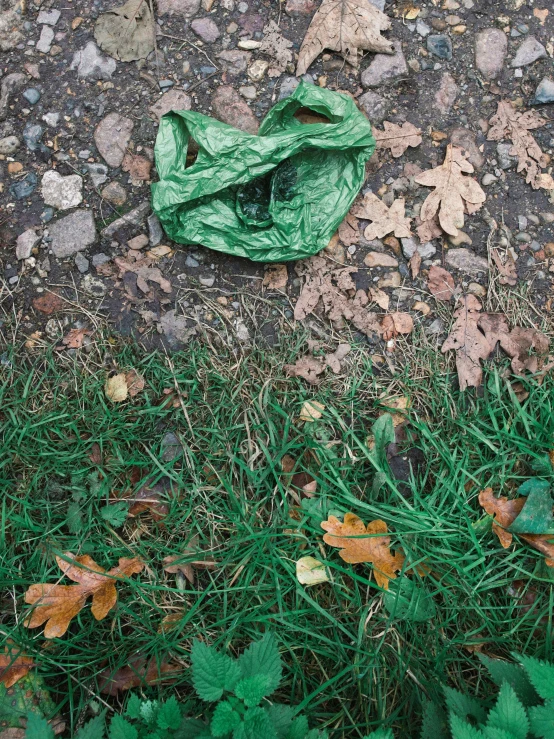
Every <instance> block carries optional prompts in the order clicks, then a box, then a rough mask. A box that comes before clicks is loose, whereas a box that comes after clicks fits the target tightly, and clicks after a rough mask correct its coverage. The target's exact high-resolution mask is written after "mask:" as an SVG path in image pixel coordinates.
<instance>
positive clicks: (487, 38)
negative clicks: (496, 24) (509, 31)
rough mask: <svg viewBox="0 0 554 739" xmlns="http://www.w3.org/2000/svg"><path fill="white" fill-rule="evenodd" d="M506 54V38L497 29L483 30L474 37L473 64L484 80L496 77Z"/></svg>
mask: <svg viewBox="0 0 554 739" xmlns="http://www.w3.org/2000/svg"><path fill="white" fill-rule="evenodd" d="M507 53H508V38H507V36H506V34H505V33H504V32H503V31H501V30H500V29H499V28H485V29H483V30H482V31H479V33H478V34H477V36H476V37H475V64H476V66H477V69H478V70H479V71H480V72H481V74H482V75H483V77H484V78H485V79H486V80H494V79H496V78H497V77H498V75H499V74H500V72H501V71H502V68H503V66H504V59H505V58H506V54H507Z"/></svg>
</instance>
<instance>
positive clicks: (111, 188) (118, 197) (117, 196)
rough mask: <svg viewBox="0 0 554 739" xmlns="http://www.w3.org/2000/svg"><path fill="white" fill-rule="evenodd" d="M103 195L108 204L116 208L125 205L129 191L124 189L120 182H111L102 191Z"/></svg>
mask: <svg viewBox="0 0 554 739" xmlns="http://www.w3.org/2000/svg"><path fill="white" fill-rule="evenodd" d="M101 195H102V197H103V198H104V200H107V201H108V203H111V204H112V205H115V206H116V207H119V206H120V205H123V203H125V201H126V200H127V191H126V190H125V188H124V187H122V185H120V184H119V182H110V183H109V184H108V185H106V187H105V188H104V189H103V190H102V193H101Z"/></svg>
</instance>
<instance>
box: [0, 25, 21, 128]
mask: <svg viewBox="0 0 554 739" xmlns="http://www.w3.org/2000/svg"><path fill="white" fill-rule="evenodd" d="M0 17H1V16H0ZM1 36H2V34H1V31H0V40H1ZM0 48H1V46H0ZM26 83H27V76H26V75H24V74H23V73H22V72H13V73H12V74H8V75H6V76H5V77H4V78H3V79H2V83H1V85H0V121H3V120H5V118H6V117H7V115H8V104H9V102H10V95H12V94H13V93H14V92H15V91H16V90H19V89H20V88H21V87H23V85H25V84H26ZM6 133H8V131H6Z"/></svg>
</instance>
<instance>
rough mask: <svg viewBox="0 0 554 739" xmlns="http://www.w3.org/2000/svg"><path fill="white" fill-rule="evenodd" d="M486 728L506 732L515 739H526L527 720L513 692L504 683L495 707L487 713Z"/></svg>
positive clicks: (523, 709) (510, 687)
mask: <svg viewBox="0 0 554 739" xmlns="http://www.w3.org/2000/svg"><path fill="white" fill-rule="evenodd" d="M487 727H491V728H495V729H501V730H503V731H506V732H508V733H510V734H513V735H514V738H515V739H526V736H527V733H528V731H529V719H528V718H527V714H526V712H525V708H524V707H523V705H522V703H521V702H520V700H519V698H518V697H517V695H516V693H515V690H514V689H513V688H512V686H511V685H509V684H508V683H506V682H505V683H503V685H502V687H501V688H500V692H499V694H498V698H497V700H496V705H495V706H494V708H493V709H492V710H491V711H490V712H489V715H488V718H487Z"/></svg>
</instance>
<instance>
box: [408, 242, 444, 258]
mask: <svg viewBox="0 0 554 739" xmlns="http://www.w3.org/2000/svg"><path fill="white" fill-rule="evenodd" d="M401 241H402V253H403V254H404V256H405V257H406V259H411V258H412V257H413V256H414V254H415V252H416V249H417V251H418V253H419V255H420V257H421V258H422V259H431V257H434V256H435V254H436V253H437V248H436V247H435V246H434V244H433V242H432V241H427V242H426V243H425V244H418V243H417V241H416V240H415V239H414V238H407V239H401Z"/></svg>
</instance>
